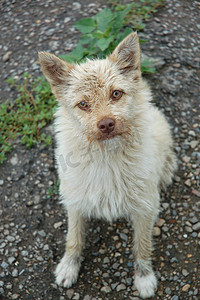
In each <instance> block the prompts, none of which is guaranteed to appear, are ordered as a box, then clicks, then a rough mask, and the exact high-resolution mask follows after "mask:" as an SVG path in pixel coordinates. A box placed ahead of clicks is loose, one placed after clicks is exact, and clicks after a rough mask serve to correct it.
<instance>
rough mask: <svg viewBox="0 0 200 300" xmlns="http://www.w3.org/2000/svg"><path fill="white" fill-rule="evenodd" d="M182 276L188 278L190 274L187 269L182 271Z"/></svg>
mask: <svg viewBox="0 0 200 300" xmlns="http://www.w3.org/2000/svg"><path fill="white" fill-rule="evenodd" d="M182 274H183V276H185V277H186V276H187V275H188V274H189V272H188V271H187V270H186V269H183V270H182Z"/></svg>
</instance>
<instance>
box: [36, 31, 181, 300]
mask: <svg viewBox="0 0 200 300" xmlns="http://www.w3.org/2000/svg"><path fill="white" fill-rule="evenodd" d="M140 56H141V55H140V45H139V39H138V36H137V33H131V34H129V35H128V36H127V37H126V38H125V39H124V40H123V41H121V42H120V43H119V45H118V46H117V47H116V48H115V50H114V51H113V52H112V53H111V54H110V55H108V57H106V58H105V59H94V60H91V59H88V60H86V61H85V62H83V63H81V64H69V63H67V62H66V61H64V60H62V59H60V58H58V57H57V56H55V55H53V54H50V53H47V52H40V53H39V59H40V64H41V68H42V71H43V73H44V75H45V77H46V78H47V80H48V81H49V83H50V85H51V88H52V92H53V93H54V95H55V97H56V99H57V100H58V104H59V106H58V109H57V112H56V113H55V132H56V142H57V148H56V160H57V165H58V173H59V178H60V195H61V201H62V203H63V204H64V206H65V208H66V209H67V212H68V233H67V238H66V250H65V254H64V256H63V258H62V259H61V261H60V263H59V264H58V266H57V268H56V271H55V276H56V282H57V284H58V285H62V286H64V287H67V288H69V287H70V286H71V285H72V284H73V283H75V282H76V281H77V278H78V273H79V269H80V261H81V253H82V249H83V247H84V236H85V225H86V222H87V220H88V219H89V218H90V217H95V218H100V219H101V218H103V219H104V220H107V221H113V220H116V219H117V218H120V217H125V218H127V219H129V220H130V221H131V223H132V225H133V228H134V246H133V247H134V249H133V250H134V257H135V261H134V270H135V271H134V272H135V273H134V274H135V278H134V284H135V287H136V289H137V290H138V291H139V294H140V296H141V297H142V298H149V297H152V296H153V295H154V293H155V290H156V288H157V279H156V276H155V274H154V271H153V268H152V262H151V254H152V230H153V227H154V223H155V221H156V218H157V216H158V213H159V202H160V201H159V199H160V197H159V193H160V189H161V188H166V187H167V186H168V185H169V184H170V183H171V182H172V177H173V173H174V171H175V170H176V157H175V154H174V151H173V139H172V136H171V132H170V127H169V124H168V122H167V121H166V119H165V117H164V115H163V114H162V113H161V112H160V111H159V110H158V109H157V108H156V107H155V106H153V105H152V104H151V99H152V96H151V92H150V89H149V87H148V84H147V83H146V81H145V80H144V79H143V78H142V76H141V62H140Z"/></svg>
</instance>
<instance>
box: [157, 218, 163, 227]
mask: <svg viewBox="0 0 200 300" xmlns="http://www.w3.org/2000/svg"><path fill="white" fill-rule="evenodd" d="M164 223H165V220H164V219H158V221H157V222H156V226H158V227H162V226H163V225H164Z"/></svg>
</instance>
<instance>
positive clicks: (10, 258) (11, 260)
mask: <svg viewBox="0 0 200 300" xmlns="http://www.w3.org/2000/svg"><path fill="white" fill-rule="evenodd" d="M15 260H16V259H15V257H14V256H12V257H9V258H8V263H9V264H10V265H11V264H12V263H13V262H14V261H15Z"/></svg>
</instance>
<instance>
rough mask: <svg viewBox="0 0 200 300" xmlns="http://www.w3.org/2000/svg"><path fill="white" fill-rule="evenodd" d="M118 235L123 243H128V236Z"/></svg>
mask: <svg viewBox="0 0 200 300" xmlns="http://www.w3.org/2000/svg"><path fill="white" fill-rule="evenodd" d="M119 235H120V238H121V239H122V240H124V241H125V242H128V236H127V235H126V234H125V233H122V232H121V233H120V234H119Z"/></svg>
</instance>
